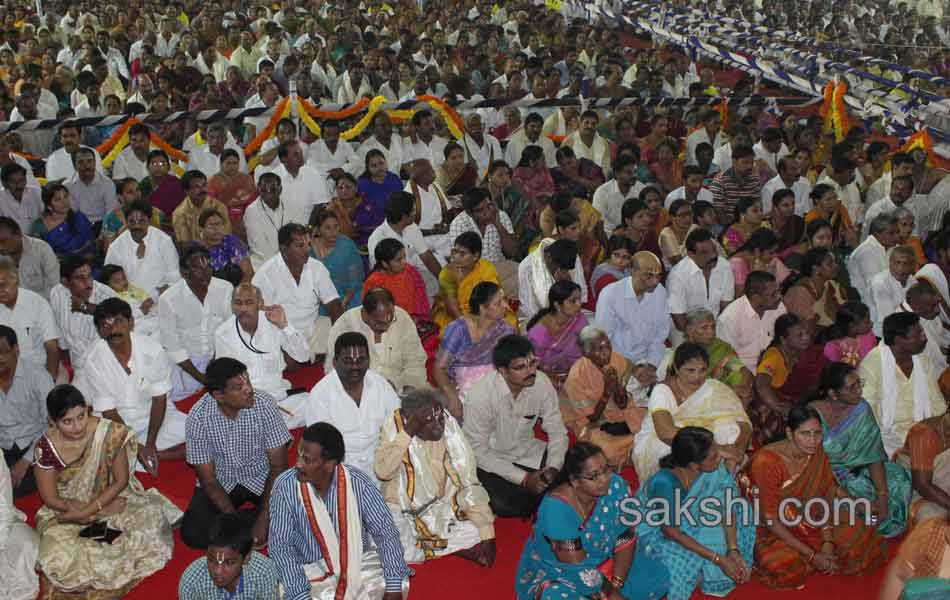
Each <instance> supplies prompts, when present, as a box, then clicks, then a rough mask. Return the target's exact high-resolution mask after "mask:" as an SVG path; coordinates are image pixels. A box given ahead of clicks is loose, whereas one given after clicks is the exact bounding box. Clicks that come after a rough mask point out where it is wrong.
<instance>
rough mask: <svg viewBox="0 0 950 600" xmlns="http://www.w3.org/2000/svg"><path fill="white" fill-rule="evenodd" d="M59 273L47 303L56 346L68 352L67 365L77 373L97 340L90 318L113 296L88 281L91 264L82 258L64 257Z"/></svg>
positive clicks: (95, 283) (106, 288) (111, 292)
mask: <svg viewBox="0 0 950 600" xmlns="http://www.w3.org/2000/svg"><path fill="white" fill-rule="evenodd" d="M59 273H60V277H61V278H62V281H63V283H58V284H56V285H55V286H54V287H53V290H52V291H51V292H50V298H49V300H50V305H51V306H52V308H53V317H55V318H56V323H57V324H58V325H59V329H60V331H61V332H62V334H63V335H62V336H61V337H60V338H59V347H60V349H62V350H65V351H67V352H69V361H70V364H71V365H72V367H73V370H75V371H76V372H77V373H78V372H79V370H80V369H82V366H83V365H84V364H85V362H86V355H88V354H89V351H90V350H92V347H93V346H94V345H95V344H96V342H98V341H99V339H100V338H99V331H98V330H97V329H96V324H95V323H94V322H93V319H92V314H93V313H94V312H95V310H96V305H97V304H99V303H100V302H102V301H103V300H105V299H106V298H115V297H116V295H115V292H114V291H112V288H110V287H109V286H107V285H104V284H102V283H99V282H98V281H96V280H94V279H93V278H92V266H91V263H90V262H89V259H88V258H86V257H84V256H77V255H69V256H66V257H64V258H63V262H62V264H60V266H59Z"/></svg>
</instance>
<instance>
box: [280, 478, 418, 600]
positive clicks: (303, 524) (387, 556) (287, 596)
mask: <svg viewBox="0 0 950 600" xmlns="http://www.w3.org/2000/svg"><path fill="white" fill-rule="evenodd" d="M348 469H349V472H350V480H351V483H352V486H353V494H354V495H355V496H356V504H357V506H358V507H359V511H360V520H361V521H362V522H363V552H366V550H367V549H369V548H371V545H370V537H372V539H373V541H374V542H375V543H376V549H377V550H378V551H379V560H380V562H381V563H382V566H383V577H384V578H385V579H386V591H387V592H401V591H402V582H403V580H404V579H406V578H408V577H409V575H410V574H411V571H410V570H409V567H408V566H406V561H405V559H404V558H403V549H402V542H400V541H399V532H398V530H397V529H396V525H395V523H393V517H392V513H390V512H389V507H388V506H386V501H385V500H383V496H382V494H380V493H379V490H378V489H376V486H374V485H373V483H372V481H371V480H370V478H369V477H368V476H367V475H366V474H365V473H363V472H362V471H360V470H359V469H355V468H352V467H348ZM299 485H300V482H299V481H298V480H297V469H290V470H287V471H284V472H283V473H281V474H280V476H278V477H277V479H276V480H275V481H274V487H273V490H272V491H271V500H270V535H269V536H268V553H269V554H270V557H271V558H272V559H274V562H275V563H277V571H278V572H279V573H280V580H281V581H282V582H283V584H284V600H309V598H310V582H309V581H308V579H307V576H306V575H305V574H304V570H303V565H306V564H310V563H315V562H317V561H319V560H320V559H321V558H322V556H321V554H320V546H319V545H318V544H317V538H315V537H314V536H313V533H312V532H311V530H310V523H309V521H308V520H307V513H306V511H305V510H304V507H303V504H302V503H301V501H300V492H299V491H298V486H299ZM336 492H337V490H336V478H335V477H334V478H332V480H331V483H330V490H329V491H328V492H327V497H326V504H327V512H328V513H329V514H330V518H331V520H333V534H334V535H339V524H338V523H337V522H336V510H337V509H336V498H337V495H336Z"/></svg>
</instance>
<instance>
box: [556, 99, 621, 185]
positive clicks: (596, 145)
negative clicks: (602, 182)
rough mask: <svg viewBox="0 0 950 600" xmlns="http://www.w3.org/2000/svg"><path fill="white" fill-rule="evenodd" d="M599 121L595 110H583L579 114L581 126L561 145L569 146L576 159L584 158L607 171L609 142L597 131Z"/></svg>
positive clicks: (608, 166) (608, 169)
mask: <svg viewBox="0 0 950 600" xmlns="http://www.w3.org/2000/svg"><path fill="white" fill-rule="evenodd" d="M599 123H600V117H599V116H598V115H597V112H596V111H593V110H585V111H584V113H583V114H582V115H581V128H580V129H578V130H577V131H575V132H573V133H571V134H570V135H569V136H567V139H565V140H564V144H563V146H569V147H571V148H572V149H573V150H574V156H576V157H577V159H578V160H580V159H582V158H586V159H587V160H589V161H591V162H593V163H594V164H595V165H597V166H598V167H600V168H601V170H602V171H603V172H604V173H609V172H610V144H609V143H608V142H607V140H605V139H604V138H602V137H601V136H600V134H599V133H597V125H598V124H599Z"/></svg>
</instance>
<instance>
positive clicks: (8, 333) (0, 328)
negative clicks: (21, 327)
mask: <svg viewBox="0 0 950 600" xmlns="http://www.w3.org/2000/svg"><path fill="white" fill-rule="evenodd" d="M0 338H2V339H5V340H6V341H7V344H9V345H10V348H13V347H14V346H16V345H17V339H16V331H14V329H13V328H12V327H7V326H6V325H0Z"/></svg>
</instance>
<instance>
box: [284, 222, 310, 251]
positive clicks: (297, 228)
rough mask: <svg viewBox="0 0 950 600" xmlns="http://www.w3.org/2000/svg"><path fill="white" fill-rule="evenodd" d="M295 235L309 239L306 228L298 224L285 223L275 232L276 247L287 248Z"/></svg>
mask: <svg viewBox="0 0 950 600" xmlns="http://www.w3.org/2000/svg"><path fill="white" fill-rule="evenodd" d="M295 235H302V236H304V237H307V238H308V239H309V235H308V232H307V228H306V227H305V226H303V225H301V224H300V223H287V224H286V225H284V226H282V227H281V228H280V229H278V230H277V245H278V246H285V247H286V246H289V245H290V244H291V242H293V241H294V236H295Z"/></svg>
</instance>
